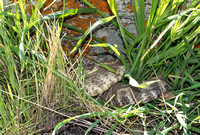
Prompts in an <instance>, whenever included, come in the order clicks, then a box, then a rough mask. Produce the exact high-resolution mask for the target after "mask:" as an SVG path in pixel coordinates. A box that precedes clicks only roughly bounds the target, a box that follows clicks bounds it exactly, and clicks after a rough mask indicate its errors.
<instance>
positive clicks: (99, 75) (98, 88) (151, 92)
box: [85, 60, 170, 106]
mask: <svg viewBox="0 0 200 135" xmlns="http://www.w3.org/2000/svg"><path fill="white" fill-rule="evenodd" d="M105 64H106V65H108V66H109V67H111V68H112V69H114V70H115V71H116V74H115V73H113V72H110V71H108V70H107V69H105V68H103V67H101V66H87V67H85V73H88V72H90V71H94V72H92V73H91V74H89V75H88V76H86V78H85V88H86V92H87V93H88V94H89V95H90V96H92V97H94V96H98V95H100V97H101V98H102V99H104V100H105V101H108V100H110V101H109V103H110V104H112V105H114V106H124V105H127V104H135V103H136V102H139V101H142V102H143V103H146V102H149V101H150V100H153V99H155V98H157V96H158V95H160V94H161V93H164V92H166V91H167V90H168V89H169V88H170V85H169V84H168V83H167V81H166V80H165V79H163V78H161V77H158V78H151V79H148V80H146V81H143V82H142V83H144V82H147V81H152V80H157V82H155V83H153V84H151V85H148V86H147V87H145V88H136V87H132V86H131V85H129V84H124V83H122V82H120V81H121V80H122V77H123V74H124V71H125V67H124V66H123V65H122V64H121V62H120V61H119V60H116V61H114V62H111V63H105Z"/></svg>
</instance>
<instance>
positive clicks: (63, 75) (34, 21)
mask: <svg viewBox="0 0 200 135" xmlns="http://www.w3.org/2000/svg"><path fill="white" fill-rule="evenodd" d="M18 2H19V3H18V4H15V5H14V8H15V12H14V13H13V10H12V9H11V8H10V9H9V8H7V9H6V10H5V9H4V7H3V1H2V0H0V114H1V115H0V134H31V133H35V132H37V130H38V129H37V128H36V126H37V125H38V124H41V123H42V122H44V121H45V120H43V119H41V118H43V117H46V115H47V114H45V112H43V111H46V110H48V111H50V112H53V113H58V112H57V111H56V109H59V108H67V107H68V106H69V107H71V104H72V103H73V104H75V103H77V104H78V105H79V104H81V106H84V108H82V107H81V106H78V109H77V110H78V111H80V112H81V113H82V114H81V115H77V116H74V117H70V116H68V119H66V120H64V121H63V122H61V123H59V124H58V125H57V126H56V127H55V129H54V133H56V131H58V130H59V129H60V128H61V127H62V126H63V125H65V124H67V123H69V122H71V121H72V120H74V119H76V120H77V119H80V118H82V119H83V118H93V119H94V120H96V122H94V123H92V124H91V125H89V126H88V127H89V128H88V130H87V131H86V134H87V133H89V132H90V131H91V130H92V129H93V128H95V127H96V126H98V125H101V123H105V121H106V122H107V123H105V125H103V126H104V127H107V129H106V130H107V132H106V134H112V133H113V132H116V131H117V130H116V129H117V128H118V127H120V128H124V130H125V131H127V132H129V133H133V134H134V133H135V132H134V130H133V128H134V121H131V120H133V119H132V118H136V120H137V118H140V120H141V122H142V125H143V127H144V134H168V133H169V132H173V131H174V130H177V131H180V132H183V134H192V133H193V132H195V133H200V130H199V129H198V127H197V126H198V125H199V120H200V117H199V105H200V101H199V95H200V92H199V89H200V84H199V81H200V77H199V76H200V73H199V71H200V60H199V58H200V49H199V48H196V46H197V45H199V44H200V38H199V35H200V16H199V14H200V5H199V3H198V2H199V0H195V1H193V2H192V3H191V4H190V5H189V6H188V9H186V6H185V7H184V10H183V11H181V10H180V5H181V4H184V5H186V1H185V0H174V1H172V0H161V1H158V0H153V1H152V5H151V10H150V16H149V18H148V22H147V25H146V26H145V4H144V0H139V1H138V0H134V1H133V5H134V17H133V18H134V21H135V25H136V28H137V32H138V36H137V37H135V36H133V35H132V34H131V33H129V32H128V31H127V30H126V29H125V28H124V27H123V25H122V24H121V22H120V17H119V15H118V11H117V6H116V4H117V3H116V1H115V0H108V4H109V6H110V9H111V11H112V13H113V15H114V16H106V15H105V14H104V13H102V12H101V11H100V10H99V9H97V8H96V7H94V6H93V5H92V4H90V3H89V2H88V1H87V0H83V2H84V3H85V4H86V5H88V6H89V7H90V8H86V9H69V10H63V11H58V12H55V13H52V14H49V15H46V16H41V15H40V13H39V10H40V9H41V8H42V6H43V4H44V1H43V0H39V1H38V3H37V5H34V6H35V8H32V15H31V16H28V15H26V6H25V4H24V2H25V1H24V0H19V1H18ZM31 6H32V7H33V5H31ZM82 13H84V14H85V13H90V14H93V13H98V14H99V15H101V16H102V17H103V19H101V20H99V21H97V22H96V23H94V24H93V25H92V26H91V27H90V28H89V29H88V30H87V31H85V32H84V31H82V30H80V29H78V28H75V27H73V26H70V25H66V24H63V19H64V18H67V17H68V16H72V15H76V14H82ZM114 18H115V19H116V20H115V19H114ZM55 20H56V22H55ZM58 20H62V21H60V22H59V23H58ZM104 23H111V24H113V25H114V26H116V27H117V28H118V29H119V31H120V34H121V36H122V39H123V41H124V46H125V47H124V48H123V47H122V46H120V45H111V44H108V43H103V41H102V40H100V39H98V38H96V37H94V36H91V37H92V38H93V39H95V40H96V41H97V42H99V43H98V44H94V43H92V42H90V46H91V47H97V46H98V47H105V48H108V49H110V50H112V51H113V52H114V53H116V55H117V56H118V57H119V59H120V60H121V61H122V63H123V64H124V65H125V67H126V69H127V71H126V73H127V75H131V76H132V77H134V79H136V80H138V81H139V80H145V79H147V78H149V77H152V76H157V75H162V76H163V77H165V78H166V77H168V78H169V79H170V83H171V84H172V89H171V90H173V93H174V94H175V95H176V98H175V99H170V100H166V101H165V100H162V99H156V100H155V101H152V102H150V103H146V104H145V105H144V104H140V102H138V103H137V104H136V105H129V106H124V107H121V108H118V107H114V106H103V104H102V103H100V102H98V101H96V100H95V99H93V98H92V97H90V96H89V95H87V94H86V93H84V89H83V85H84V79H85V75H84V74H83V65H82V63H81V60H82V58H81V57H80V58H79V59H78V60H77V61H76V62H77V68H75V67H74V63H73V62H72V61H71V60H69V59H68V58H67V57H66V54H65V53H64V52H63V51H62V48H61V43H60V37H61V36H62V35H61V34H60V32H61V30H62V26H66V27H68V28H71V29H74V30H76V31H79V32H81V33H82V34H83V36H82V38H81V39H76V38H74V37H67V38H70V39H74V40H77V41H78V43H77V45H76V46H75V48H74V50H73V51H72V52H74V51H79V52H80V54H81V51H80V50H79V47H80V45H81V43H82V42H87V41H85V38H86V37H87V36H88V35H89V33H91V32H92V30H94V29H95V28H96V27H98V26H100V25H103V24H104ZM58 24H59V25H58ZM122 51H123V52H125V55H122V53H121V52H122ZM102 66H103V67H105V68H106V69H108V70H110V71H112V72H115V71H113V69H111V68H109V67H108V66H106V65H103V64H102ZM49 78H50V79H49ZM63 99H64V100H63ZM57 100H59V101H57ZM158 103H164V106H157V104H158ZM42 104H43V105H45V106H48V107H44V106H42ZM52 104H53V105H52ZM51 105H52V106H51ZM54 105H56V108H55V106H54ZM75 105H76V104H75ZM38 108H39V109H38ZM51 108H54V110H52V109H51ZM42 109H44V110H42ZM73 109H74V108H73ZM86 112H88V113H86ZM91 112H92V113H91ZM58 114H59V115H61V113H58ZM62 115H63V114H62ZM63 116H66V115H63ZM148 116H153V117H154V116H157V117H155V122H156V123H157V125H155V127H154V128H153V129H152V130H150V131H148V129H147V122H148V121H147V117H148ZM108 118H109V119H108ZM33 123H34V124H33ZM35 123H36V124H35Z"/></svg>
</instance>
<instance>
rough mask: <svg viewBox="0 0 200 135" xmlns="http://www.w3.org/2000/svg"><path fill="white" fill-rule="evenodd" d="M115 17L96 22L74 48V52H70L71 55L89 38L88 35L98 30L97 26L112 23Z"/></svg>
mask: <svg viewBox="0 0 200 135" xmlns="http://www.w3.org/2000/svg"><path fill="white" fill-rule="evenodd" d="M114 17H115V16H111V17H107V18H104V19H101V20H99V21H97V22H95V23H94V24H93V25H92V26H91V27H90V28H89V29H88V30H87V31H86V32H85V33H84V35H83V36H82V37H81V39H80V40H79V41H78V43H77V44H76V46H75V47H74V48H73V50H72V51H71V52H70V54H71V53H74V52H75V51H76V50H77V48H78V47H79V46H80V45H81V43H82V42H83V40H84V39H85V38H86V37H87V35H88V34H89V33H90V32H91V31H92V30H93V29H94V28H96V27H97V26H99V25H102V24H104V23H107V22H109V21H111V20H112V19H113V18H114Z"/></svg>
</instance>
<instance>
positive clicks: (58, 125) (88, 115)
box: [52, 113, 106, 135]
mask: <svg viewBox="0 0 200 135" xmlns="http://www.w3.org/2000/svg"><path fill="white" fill-rule="evenodd" d="M101 115H106V114H105V113H87V114H82V115H78V116H75V117H71V118H68V119H66V120H63V121H62V122H60V123H59V124H57V125H56V127H55V128H54V130H53V133H52V135H55V133H56V131H58V130H59V129H60V128H61V127H62V126H63V125H65V124H67V123H68V122H70V121H71V120H74V119H78V118H90V117H95V116H101Z"/></svg>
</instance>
